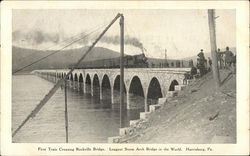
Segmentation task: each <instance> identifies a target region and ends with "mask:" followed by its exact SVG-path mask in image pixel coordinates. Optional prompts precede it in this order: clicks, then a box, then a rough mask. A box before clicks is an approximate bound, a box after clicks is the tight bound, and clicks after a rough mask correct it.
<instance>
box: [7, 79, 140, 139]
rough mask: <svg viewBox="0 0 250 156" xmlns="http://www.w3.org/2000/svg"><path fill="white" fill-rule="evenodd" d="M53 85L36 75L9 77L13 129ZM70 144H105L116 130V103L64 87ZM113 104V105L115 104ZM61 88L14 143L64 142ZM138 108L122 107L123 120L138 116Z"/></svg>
mask: <svg viewBox="0 0 250 156" xmlns="http://www.w3.org/2000/svg"><path fill="white" fill-rule="evenodd" d="M53 86H54V84H53V83H52V82H49V81H47V80H44V79H42V78H40V77H37V76H35V75H14V76H12V131H14V130H15V129H16V128H17V127H18V126H19V125H20V124H21V123H22V121H23V120H24V119H25V118H26V117H27V116H28V115H29V113H30V112H31V111H32V110H33V109H34V108H35V106H36V105H37V104H38V103H39V102H40V101H41V99H42V98H43V97H44V96H45V95H46V94H47V93H48V91H49V90H50V89H51V88H52V87H53ZM67 91H68V92H67V95H68V96H67V98H68V121H69V142H70V143H104V142H107V138H108V137H112V136H116V135H118V133H119V126H120V111H119V104H117V103H116V104H113V105H112V104H111V100H110V99H109V98H108V99H105V101H104V100H100V99H99V97H96V96H91V95H90V94H84V93H82V92H78V91H75V90H73V89H67ZM114 106H115V107H114ZM64 109H65V107H64V90H63V89H61V88H59V89H58V90H57V92H56V93H55V94H54V96H53V97H52V98H51V99H50V100H49V101H48V102H47V103H46V105H45V106H44V107H43V108H42V109H41V111H40V112H39V113H38V114H37V115H36V116H35V117H34V118H32V119H31V120H29V121H28V122H27V123H26V124H25V125H24V127H23V128H22V129H21V130H20V131H19V132H18V133H17V134H16V135H15V136H14V137H13V138H12V142H15V143H64V142H65V117H64ZM139 112H140V110H125V111H124V113H123V115H122V116H123V122H124V124H125V126H127V125H128V124H129V120H134V119H138V118H139Z"/></svg>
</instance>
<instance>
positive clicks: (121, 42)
mask: <svg viewBox="0 0 250 156" xmlns="http://www.w3.org/2000/svg"><path fill="white" fill-rule="evenodd" d="M120 28H121V29H120V31H121V32H120V33H121V34H120V37H121V38H120V48H121V49H120V50H121V57H120V128H123V118H122V116H123V107H124V96H123V94H124V91H123V90H124V88H123V83H124V66H123V63H124V60H123V57H124V16H123V14H121V15H120Z"/></svg>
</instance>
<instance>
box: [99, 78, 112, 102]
mask: <svg viewBox="0 0 250 156" xmlns="http://www.w3.org/2000/svg"><path fill="white" fill-rule="evenodd" d="M101 86H102V88H101V89H102V100H105V101H107V103H111V83H110V79H109V77H108V75H107V74H105V75H104V76H103V78H102V85H101Z"/></svg>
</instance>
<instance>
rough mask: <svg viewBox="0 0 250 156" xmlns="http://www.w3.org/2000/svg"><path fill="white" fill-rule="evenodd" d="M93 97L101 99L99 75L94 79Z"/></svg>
mask: <svg viewBox="0 0 250 156" xmlns="http://www.w3.org/2000/svg"><path fill="white" fill-rule="evenodd" d="M93 96H95V97H98V98H99V97H100V81H99V77H98V75H97V74H95V75H94V77H93Z"/></svg>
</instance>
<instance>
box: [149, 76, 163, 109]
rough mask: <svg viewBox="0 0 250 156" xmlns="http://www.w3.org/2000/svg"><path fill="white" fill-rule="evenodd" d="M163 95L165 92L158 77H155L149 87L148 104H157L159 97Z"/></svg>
mask: <svg viewBox="0 0 250 156" xmlns="http://www.w3.org/2000/svg"><path fill="white" fill-rule="evenodd" d="M162 97H163V94H162V88H161V85H160V82H159V80H158V79H157V78H156V77H153V78H152V79H151V81H150V83H149V86H148V89H147V104H148V105H150V104H156V103H157V102H158V99H159V98H162Z"/></svg>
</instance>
